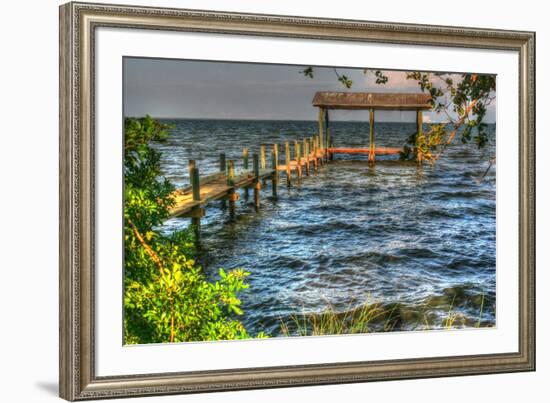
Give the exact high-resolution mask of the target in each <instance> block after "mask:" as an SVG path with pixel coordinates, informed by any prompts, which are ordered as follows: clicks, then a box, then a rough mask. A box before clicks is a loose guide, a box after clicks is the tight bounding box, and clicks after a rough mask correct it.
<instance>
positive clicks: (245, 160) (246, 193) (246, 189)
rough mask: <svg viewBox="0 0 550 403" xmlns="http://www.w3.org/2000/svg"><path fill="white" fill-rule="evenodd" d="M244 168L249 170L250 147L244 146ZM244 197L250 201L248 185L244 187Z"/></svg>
mask: <svg viewBox="0 0 550 403" xmlns="http://www.w3.org/2000/svg"><path fill="white" fill-rule="evenodd" d="M243 169H244V170H245V171H248V148H243ZM244 199H245V200H246V201H248V187H245V188H244Z"/></svg>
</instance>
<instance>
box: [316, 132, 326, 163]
mask: <svg viewBox="0 0 550 403" xmlns="http://www.w3.org/2000/svg"><path fill="white" fill-rule="evenodd" d="M317 150H318V151H319V155H320V156H319V157H318V159H319V165H323V164H324V162H325V161H323V154H324V152H323V145H322V138H321V135H319V136H317ZM315 157H317V155H316V156H315Z"/></svg>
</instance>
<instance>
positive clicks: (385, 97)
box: [312, 91, 432, 163]
mask: <svg viewBox="0 0 550 403" xmlns="http://www.w3.org/2000/svg"><path fill="white" fill-rule="evenodd" d="M431 100H432V98H431V95H430V94H425V93H389V92H388V93H384V92H328V91H319V92H316V93H315V96H314V97H313V101H312V104H313V106H314V107H317V108H319V138H320V141H321V144H323V145H325V147H324V148H326V151H327V154H328V157H329V159H332V158H333V155H334V154H368V160H369V162H371V163H374V161H375V156H376V155H391V154H399V152H400V151H401V150H402V148H401V147H399V148H393V147H376V143H375V136H374V133H375V130H374V129H375V112H376V110H400V111H415V112H416V129H417V133H422V123H423V122H422V111H423V110H429V109H432V103H431ZM335 109H345V110H368V111H369V127H370V130H369V142H368V147H334V146H333V137H332V136H331V131H330V120H329V110H335Z"/></svg>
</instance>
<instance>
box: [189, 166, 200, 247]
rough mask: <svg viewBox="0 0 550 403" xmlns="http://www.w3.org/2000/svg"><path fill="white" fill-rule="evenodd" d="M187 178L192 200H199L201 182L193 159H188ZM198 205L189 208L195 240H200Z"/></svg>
mask: <svg viewBox="0 0 550 403" xmlns="http://www.w3.org/2000/svg"><path fill="white" fill-rule="evenodd" d="M189 180H190V182H191V189H192V193H193V201H200V199H201V184H200V177H199V168H197V166H196V163H195V160H189ZM199 212H200V206H196V207H193V209H192V210H191V226H192V227H193V233H194V234H195V242H197V243H198V242H200V226H201V218H200V214H198V213H199Z"/></svg>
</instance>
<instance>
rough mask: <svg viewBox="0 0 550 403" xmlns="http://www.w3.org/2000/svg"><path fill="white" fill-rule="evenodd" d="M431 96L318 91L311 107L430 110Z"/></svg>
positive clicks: (421, 94) (423, 94)
mask: <svg viewBox="0 0 550 403" xmlns="http://www.w3.org/2000/svg"><path fill="white" fill-rule="evenodd" d="M430 101H431V96H430V94H425V93H392V92H330V91H319V92H316V93H315V96H314V97H313V101H312V103H313V106H316V107H321V108H326V109H371V108H372V109H392V110H418V109H431V108H432V104H431V102H430Z"/></svg>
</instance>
